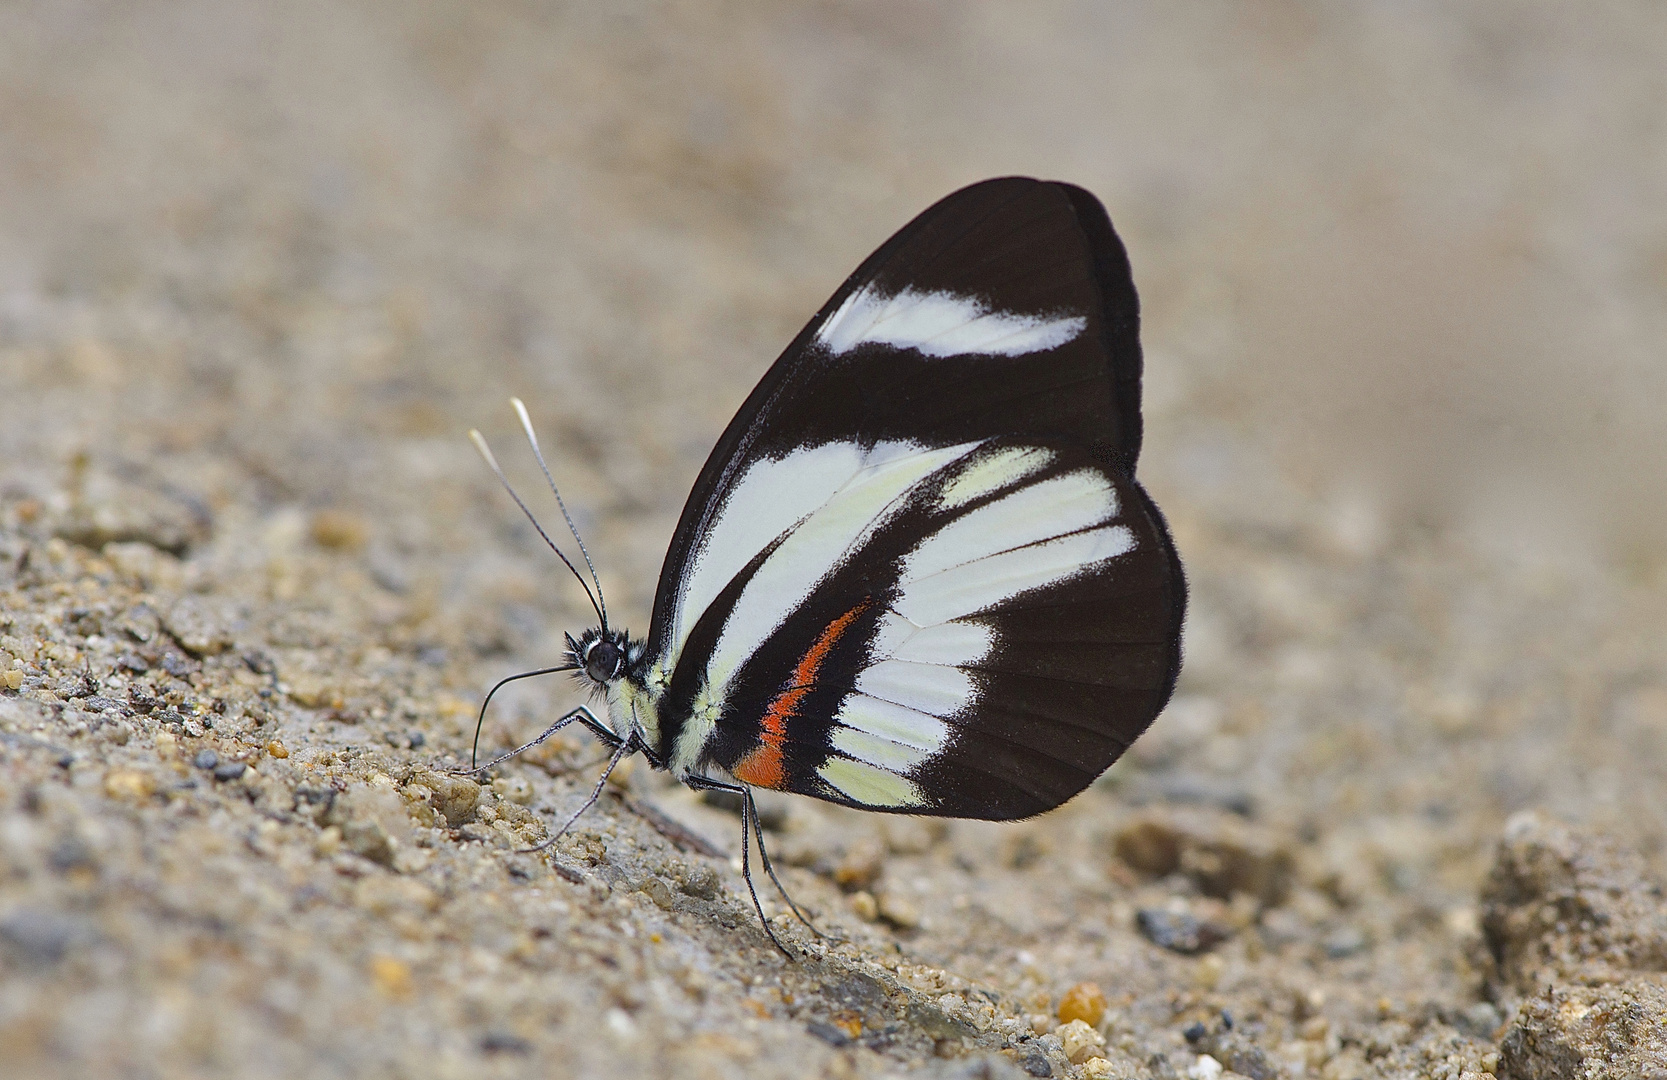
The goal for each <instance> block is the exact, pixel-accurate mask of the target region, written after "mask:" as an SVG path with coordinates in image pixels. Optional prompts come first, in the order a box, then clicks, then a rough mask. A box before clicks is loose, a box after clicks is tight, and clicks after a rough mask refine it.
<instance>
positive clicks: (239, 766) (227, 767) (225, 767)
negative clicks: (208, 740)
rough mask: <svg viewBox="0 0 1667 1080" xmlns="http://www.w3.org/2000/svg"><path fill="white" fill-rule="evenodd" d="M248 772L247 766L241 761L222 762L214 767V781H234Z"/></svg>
mask: <svg viewBox="0 0 1667 1080" xmlns="http://www.w3.org/2000/svg"><path fill="white" fill-rule="evenodd" d="M248 771H249V766H247V765H245V764H244V763H243V762H241V761H227V762H222V763H221V764H219V765H216V766H215V767H214V779H216V780H220V781H222V782H223V781H227V780H236V779H237V778H239V777H240V776H242V775H243V774H244V773H246V772H248Z"/></svg>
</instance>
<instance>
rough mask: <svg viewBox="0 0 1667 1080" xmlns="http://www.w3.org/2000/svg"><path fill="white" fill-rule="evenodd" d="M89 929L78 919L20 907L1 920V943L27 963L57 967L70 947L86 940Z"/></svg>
mask: <svg viewBox="0 0 1667 1080" xmlns="http://www.w3.org/2000/svg"><path fill="white" fill-rule="evenodd" d="M87 936H88V935H87V927H86V926H85V925H84V924H82V923H81V922H80V921H78V920H76V919H72V918H69V917H68V916H65V915H60V914H58V913H57V912H55V911H43V910H41V909H40V908H19V909H18V910H16V911H13V912H11V913H10V914H9V915H7V916H6V917H5V918H4V919H0V944H4V945H7V946H9V947H10V951H11V952H12V953H13V954H15V955H16V956H17V957H19V958H20V959H22V960H24V961H25V962H27V963H30V964H34V965H37V966H41V967H45V966H48V965H51V964H56V963H57V962H58V961H60V960H62V959H63V958H64V956H65V955H66V954H67V953H68V952H69V950H70V948H71V947H73V946H74V945H76V944H77V943H79V942H80V941H81V940H82V939H83V938H85V937H87Z"/></svg>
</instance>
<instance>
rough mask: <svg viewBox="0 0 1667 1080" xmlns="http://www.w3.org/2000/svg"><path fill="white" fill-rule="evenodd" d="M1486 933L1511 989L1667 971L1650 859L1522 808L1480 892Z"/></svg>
mask: <svg viewBox="0 0 1667 1080" xmlns="http://www.w3.org/2000/svg"><path fill="white" fill-rule="evenodd" d="M1481 899H1482V933H1483V936H1484V939H1485V940H1486V942H1487V946H1488V949H1489V952H1490V953H1491V958H1492V960H1493V962H1494V965H1495V966H1494V971H1493V975H1494V978H1495V980H1496V981H1497V983H1498V984H1500V986H1501V990H1502V991H1504V992H1507V993H1516V994H1523V995H1527V994H1533V993H1535V992H1536V991H1538V990H1540V989H1541V988H1543V987H1546V986H1552V985H1563V984H1569V983H1602V982H1608V981H1613V980H1617V979H1624V978H1626V977H1628V976H1629V975H1630V974H1632V973H1635V972H1664V973H1667V903H1664V902H1663V898H1662V890H1661V887H1660V885H1659V883H1657V882H1655V881H1653V880H1651V879H1650V877H1649V875H1648V874H1647V873H1646V870H1645V865H1644V861H1643V860H1642V859H1641V858H1639V857H1638V856H1637V855H1636V854H1633V853H1631V852H1628V851H1625V850H1622V849H1620V848H1618V847H1617V846H1616V845H1615V844H1614V843H1613V842H1611V841H1609V840H1607V839H1605V838H1603V837H1598V836H1592V835H1589V834H1583V833H1581V832H1579V831H1577V830H1574V829H1571V828H1569V827H1568V826H1566V825H1563V824H1561V823H1559V822H1555V821H1548V820H1546V819H1544V818H1543V817H1541V816H1539V815H1536V814H1532V813H1525V814H1519V815H1517V816H1516V817H1513V818H1512V819H1511V820H1510V821H1509V822H1507V823H1506V826H1505V834H1504V837H1503V839H1502V840H1501V841H1500V844H1499V852H1498V855H1497V857H1496V859H1495V861H1494V865H1493V869H1492V870H1491V871H1490V872H1489V874H1488V878H1487V883H1486V885H1485V886H1484V888H1483V890H1482V897H1481Z"/></svg>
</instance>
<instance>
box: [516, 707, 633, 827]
mask: <svg viewBox="0 0 1667 1080" xmlns="http://www.w3.org/2000/svg"><path fill="white" fill-rule="evenodd" d="M575 711H583V710H575ZM569 715H571V714H569ZM586 715H589V714H588V713H587V714H586ZM609 734H610V735H612V734H613V733H612V732H609ZM615 738H616V741H617V743H618V745H617V746H615V747H614V754H613V757H611V758H609V759H608V767H607V768H606V769H603V770H602V775H601V776H600V777H598V778H597V780H596V786H595V787H593V788H591V790H590V798H588V799H586V800H585V801H584V804H583V805H582V806H580V807H579V808H578V809H577V810H575V811H573V814H572V816H571V817H569V818H568V819H567V822H566V823H565V824H564V825H562V827H561V828H559V829H557V830H556V831H555V832H553V833H551V834H550V837H549V839H547V840H545V841H544V842H543V843H542V844H538V845H535V846H533V847H530V848H522V849H520V850H519V851H517V852H516V854H517V855H531V854H532V853H533V852H535V851H543V850H544V849H545V848H547V847H549V846H550V845H551V844H554V843H555V842H556V841H557V840H560V839H561V838H562V837H563V836H566V835H567V830H568V829H571V828H572V827H573V823H574V822H575V821H578V820H579V815H580V814H583V813H584V812H585V811H586V810H589V809H590V808H591V807H593V806H595V805H596V800H597V799H600V798H601V797H602V788H603V787H604V786H605V785H606V784H607V782H608V777H610V776H612V775H613V771H614V770H615V769H616V768H618V767H619V763H620V762H621V761H624V760H625V759H626V758H627V757H629V756H630V755H632V754H634V753H636V752H637V750H638V749H640V748H639V747H638V745H637V740H636V738H635V737H633V738H629V739H619V738H618V737H617V736H616V737H615Z"/></svg>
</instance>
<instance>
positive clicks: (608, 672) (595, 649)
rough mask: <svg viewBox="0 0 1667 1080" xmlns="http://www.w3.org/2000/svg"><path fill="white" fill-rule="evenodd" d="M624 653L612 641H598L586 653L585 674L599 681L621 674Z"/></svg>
mask: <svg viewBox="0 0 1667 1080" xmlns="http://www.w3.org/2000/svg"><path fill="white" fill-rule="evenodd" d="M624 658H625V657H624V654H623V653H621V652H620V651H619V646H617V645H615V644H614V643H613V642H611V641H607V640H603V641H598V642H597V643H596V644H595V645H592V646H591V647H590V651H589V652H587V653H585V674H586V675H589V676H590V677H591V678H593V679H595V680H596V681H597V682H607V681H608V680H610V679H613V678H615V677H616V676H618V675H619V666H620V662H621V661H622V660H624Z"/></svg>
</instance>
